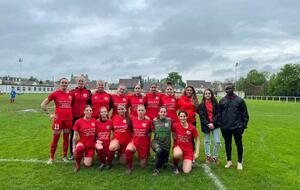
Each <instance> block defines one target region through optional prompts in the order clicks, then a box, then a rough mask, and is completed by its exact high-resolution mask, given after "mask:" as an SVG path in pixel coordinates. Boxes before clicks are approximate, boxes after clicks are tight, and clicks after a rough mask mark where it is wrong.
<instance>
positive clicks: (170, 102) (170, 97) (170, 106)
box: [161, 83, 179, 123]
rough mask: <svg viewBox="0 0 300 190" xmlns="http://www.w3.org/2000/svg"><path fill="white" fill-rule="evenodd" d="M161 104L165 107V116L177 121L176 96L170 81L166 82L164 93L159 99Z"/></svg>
mask: <svg viewBox="0 0 300 190" xmlns="http://www.w3.org/2000/svg"><path fill="white" fill-rule="evenodd" d="M161 102H162V106H164V107H166V108H167V117H169V118H171V119H172V121H173V122H175V123H177V122H179V119H178V116H177V113H176V111H177V98H176V96H175V94H174V89H173V86H172V84H171V83H167V87H166V94H165V95H164V96H162V99H161Z"/></svg>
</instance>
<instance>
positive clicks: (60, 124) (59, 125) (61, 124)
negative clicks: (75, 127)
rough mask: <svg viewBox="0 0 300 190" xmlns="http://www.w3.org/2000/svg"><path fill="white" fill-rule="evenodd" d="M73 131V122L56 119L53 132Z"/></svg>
mask: <svg viewBox="0 0 300 190" xmlns="http://www.w3.org/2000/svg"><path fill="white" fill-rule="evenodd" d="M63 129H72V120H59V119H54V120H53V123H52V130H63Z"/></svg>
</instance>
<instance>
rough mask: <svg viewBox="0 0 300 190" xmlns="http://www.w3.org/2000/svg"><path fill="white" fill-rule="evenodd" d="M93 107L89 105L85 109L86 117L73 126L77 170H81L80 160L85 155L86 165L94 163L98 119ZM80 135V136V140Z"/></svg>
mask: <svg viewBox="0 0 300 190" xmlns="http://www.w3.org/2000/svg"><path fill="white" fill-rule="evenodd" d="M92 112H93V110H92V108H91V106H89V105H87V106H86V108H85V110H84V117H83V118H80V119H78V120H77V121H76V122H75V125H74V127H73V130H74V137H73V152H74V154H75V159H76V167H75V170H74V171H75V172H78V171H79V170H80V162H81V160H82V158H83V157H84V160H83V164H84V165H85V166H86V167H90V166H91V165H92V161H93V156H94V152H95V143H96V138H95V135H96V119H94V118H92ZM78 136H79V137H80V139H79V140H77V139H78Z"/></svg>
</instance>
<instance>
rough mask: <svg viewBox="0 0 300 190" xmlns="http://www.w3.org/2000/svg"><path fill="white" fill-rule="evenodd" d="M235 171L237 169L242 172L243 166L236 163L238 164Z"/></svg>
mask: <svg viewBox="0 0 300 190" xmlns="http://www.w3.org/2000/svg"><path fill="white" fill-rule="evenodd" d="M237 169H238V170H243V164H242V163H240V162H238V163H237Z"/></svg>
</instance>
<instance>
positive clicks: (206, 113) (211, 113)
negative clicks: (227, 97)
mask: <svg viewBox="0 0 300 190" xmlns="http://www.w3.org/2000/svg"><path fill="white" fill-rule="evenodd" d="M218 112H219V105H218V101H217V99H216V98H215V96H214V93H213V91H212V90H211V89H206V90H204V92H203V97H202V101H201V104H200V106H199V111H198V114H199V116H200V120H201V130H202V132H203V133H204V148H205V154H206V163H207V164H209V163H211V162H214V163H216V164H220V160H219V159H218V152H219V149H220V144H221V143H220V129H219V127H220V122H219V114H218ZM210 133H212V135H213V138H214V151H213V156H211V154H210Z"/></svg>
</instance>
